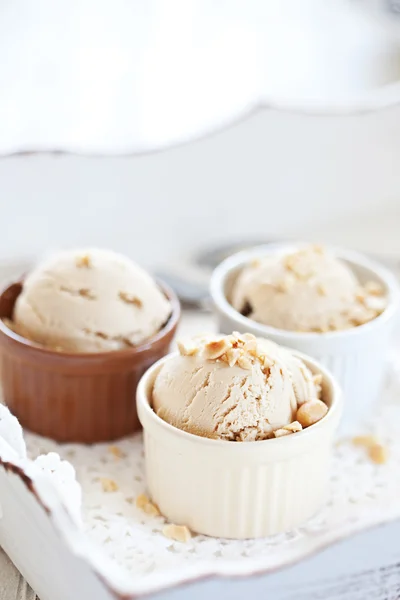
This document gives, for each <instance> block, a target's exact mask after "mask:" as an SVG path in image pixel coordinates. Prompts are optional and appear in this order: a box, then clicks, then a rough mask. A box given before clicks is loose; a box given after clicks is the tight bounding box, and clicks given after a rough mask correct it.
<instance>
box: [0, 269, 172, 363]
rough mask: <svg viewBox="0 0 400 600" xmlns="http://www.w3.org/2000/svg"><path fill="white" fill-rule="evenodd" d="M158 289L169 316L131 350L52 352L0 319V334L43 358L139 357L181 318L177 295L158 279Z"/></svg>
mask: <svg viewBox="0 0 400 600" xmlns="http://www.w3.org/2000/svg"><path fill="white" fill-rule="evenodd" d="M155 281H156V283H157V286H158V287H159V289H160V290H161V291H162V292H163V293H164V295H165V296H166V297H167V299H168V301H169V303H170V305H171V309H172V310H171V314H170V316H169V318H168V321H167V322H166V323H165V325H163V327H161V329H160V330H159V331H158V332H157V333H156V334H155V335H154V336H152V337H150V338H148V339H147V340H145V341H144V342H142V343H140V344H138V345H137V346H132V347H131V348H123V349H120V350H106V351H100V352H62V351H61V352H60V351H57V350H53V349H51V348H47V347H45V346H41V345H40V344H36V343H35V342H33V341H31V340H28V339H27V338H25V337H23V336H22V335H19V334H18V333H16V332H15V331H13V330H12V329H11V328H10V327H8V326H7V325H6V323H5V322H4V320H3V319H2V318H0V333H2V334H3V335H4V336H5V337H7V338H9V339H11V340H12V341H13V342H15V343H16V344H18V345H20V346H22V347H25V348H27V349H29V351H32V352H37V354H38V355H40V354H41V355H43V356H52V357H54V356H57V357H59V358H60V359H65V360H66V361H68V360H72V359H73V360H76V359H77V358H79V359H82V360H85V361H88V362H90V361H92V360H93V361H98V360H99V359H107V358H116V357H118V358H121V359H123V358H127V357H130V356H132V357H133V356H135V357H136V356H140V355H141V354H144V353H145V352H147V351H148V350H151V349H152V348H153V346H154V345H155V344H156V343H157V342H159V341H161V340H163V339H164V338H165V337H167V335H168V334H170V333H171V332H173V330H174V328H175V327H176V326H177V324H178V322H179V318H180V316H181V306H180V302H179V299H178V296H177V294H176V293H175V292H174V290H173V289H172V288H171V287H170V286H169V285H168V284H166V283H165V282H164V281H162V280H160V279H158V278H157V279H156V280H155ZM18 283H20V282H19V281H14V282H8V283H7V285H6V286H4V287H3V288H2V290H1V291H0V294H3V293H4V292H6V291H7V290H8V289H9V288H10V287H11V286H13V285H16V284H18Z"/></svg>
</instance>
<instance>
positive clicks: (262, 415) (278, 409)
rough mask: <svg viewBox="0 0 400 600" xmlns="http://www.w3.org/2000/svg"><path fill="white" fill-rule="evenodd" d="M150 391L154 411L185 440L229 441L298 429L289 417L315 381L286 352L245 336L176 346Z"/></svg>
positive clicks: (316, 387)
mask: <svg viewBox="0 0 400 600" xmlns="http://www.w3.org/2000/svg"><path fill="white" fill-rule="evenodd" d="M178 347H179V354H178V355H176V356H173V357H171V358H170V359H168V360H167V361H166V362H165V363H164V365H163V366H162V368H161V370H160V372H159V373H158V375H157V377H156V380H155V383H154V388H153V397H152V402H153V409H154V410H155V412H156V413H157V414H158V416H159V417H161V418H162V419H164V420H165V421H167V422H168V423H170V424H171V425H173V426H175V427H177V428H179V429H182V430H184V431H187V432H189V433H192V434H195V435H199V436H203V437H208V438H216V439H223V440H230V441H256V440H264V439H268V438H271V437H280V436H281V435H288V434H290V433H295V432H297V431H300V430H301V429H302V425H301V423H299V422H297V419H296V415H297V412H298V410H299V408H300V407H302V406H303V409H302V411H303V413H307V403H308V402H317V403H318V404H319V405H322V413H323V414H321V417H320V418H322V416H324V414H326V412H327V410H328V407H327V406H326V405H325V404H324V403H323V402H322V401H321V400H319V395H320V377H319V375H316V376H314V375H313V374H312V373H311V371H310V370H309V369H308V368H307V366H306V365H305V364H304V363H303V362H302V361H301V360H300V359H299V358H297V357H296V356H294V355H293V354H291V352H290V351H289V350H286V349H283V348H281V347H279V346H278V345H276V344H274V343H273V342H269V341H267V340H262V339H257V338H255V337H254V336H253V335H251V334H239V333H233V334H232V335H228V336H210V337H205V338H194V339H191V340H188V341H185V342H179V343H178Z"/></svg>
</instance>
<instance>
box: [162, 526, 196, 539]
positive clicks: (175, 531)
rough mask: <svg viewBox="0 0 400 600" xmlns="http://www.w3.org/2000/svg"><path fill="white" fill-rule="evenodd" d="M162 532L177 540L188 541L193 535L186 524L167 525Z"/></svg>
mask: <svg viewBox="0 0 400 600" xmlns="http://www.w3.org/2000/svg"><path fill="white" fill-rule="evenodd" d="M162 532H163V535H165V537H167V538H169V539H170V540H175V541H176V542H188V541H189V540H190V539H191V537H192V534H191V533H190V529H189V528H188V527H186V525H173V524H170V525H165V527H164V528H163V530H162Z"/></svg>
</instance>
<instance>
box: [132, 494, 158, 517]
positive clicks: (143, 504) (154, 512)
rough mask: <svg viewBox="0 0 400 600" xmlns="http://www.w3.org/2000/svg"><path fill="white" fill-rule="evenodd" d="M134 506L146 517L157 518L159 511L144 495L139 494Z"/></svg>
mask: <svg viewBox="0 0 400 600" xmlns="http://www.w3.org/2000/svg"><path fill="white" fill-rule="evenodd" d="M136 506H137V507H138V508H140V509H141V510H143V512H145V513H146V514H147V515H151V516H152V517H158V516H159V515H160V510H159V508H158V506H157V505H156V504H154V502H152V501H151V500H150V499H149V498H148V497H147V496H146V495H145V494H139V496H138V497H137V498H136Z"/></svg>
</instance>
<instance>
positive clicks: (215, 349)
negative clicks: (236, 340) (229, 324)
mask: <svg viewBox="0 0 400 600" xmlns="http://www.w3.org/2000/svg"><path fill="white" fill-rule="evenodd" d="M231 348H232V343H231V342H230V340H229V339H228V337H224V338H222V339H220V340H212V341H211V342H208V343H207V344H206V345H205V347H204V356H205V358H206V359H208V360H216V359H217V358H221V356H222V355H223V354H225V352H226V351H227V350H230V349H231Z"/></svg>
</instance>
